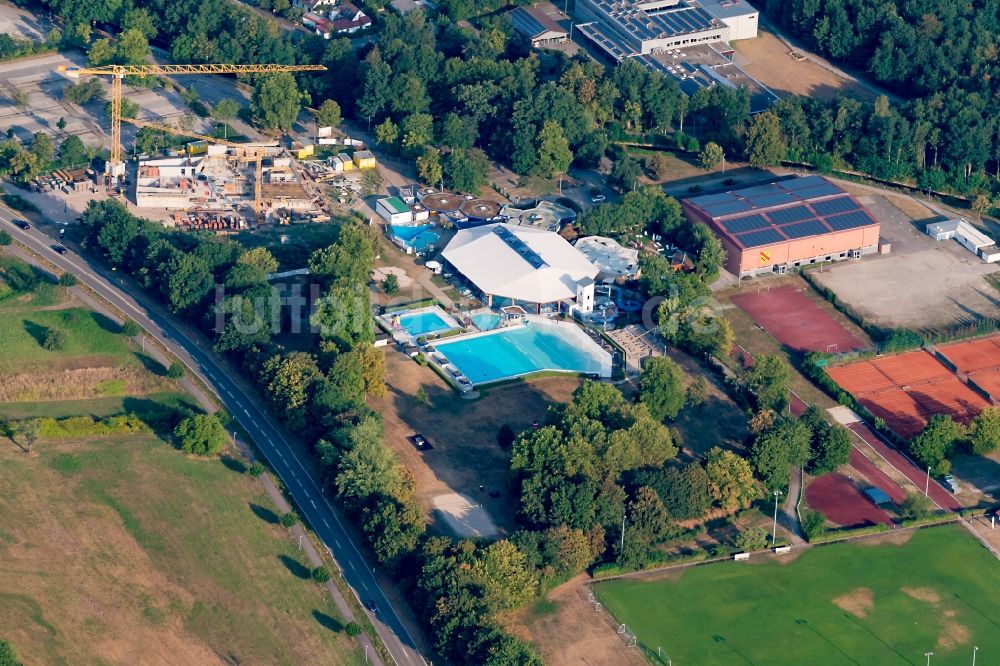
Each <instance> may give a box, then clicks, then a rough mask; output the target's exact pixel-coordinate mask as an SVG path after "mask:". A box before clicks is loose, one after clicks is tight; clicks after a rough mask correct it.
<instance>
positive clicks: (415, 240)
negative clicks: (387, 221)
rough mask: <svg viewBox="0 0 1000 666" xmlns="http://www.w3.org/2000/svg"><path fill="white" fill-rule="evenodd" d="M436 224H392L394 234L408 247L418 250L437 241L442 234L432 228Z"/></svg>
mask: <svg viewBox="0 0 1000 666" xmlns="http://www.w3.org/2000/svg"><path fill="white" fill-rule="evenodd" d="M432 226H434V225H432V224H417V225H402V224H394V225H392V226H391V228H392V235H393V236H395V237H396V238H398V239H399V240H400V242H402V243H403V245H405V246H407V247H411V248H413V249H414V250H416V251H418V252H419V251H421V250H423V249H424V248H425V247H427V246H428V245H432V244H433V243H435V242H436V241H437V240H438V238H440V236H439V235H438V234H436V233H434V232H433V231H430V228H431V227H432Z"/></svg>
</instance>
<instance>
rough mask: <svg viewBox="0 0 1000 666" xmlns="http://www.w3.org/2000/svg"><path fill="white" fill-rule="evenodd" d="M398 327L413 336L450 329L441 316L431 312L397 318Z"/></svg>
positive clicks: (414, 313)
mask: <svg viewBox="0 0 1000 666" xmlns="http://www.w3.org/2000/svg"><path fill="white" fill-rule="evenodd" d="M399 326H400V328H403V329H406V332H407V333H409V334H410V335H413V336H418V335H425V334H427V333H436V332H437V331H445V330H448V329H449V328H451V327H452V326H451V324H449V323H448V322H447V321H445V320H444V318H443V317H441V315H439V314H438V313H437V312H434V311H433V310H425V311H423V312H412V313H410V314H404V315H401V316H400V317H399Z"/></svg>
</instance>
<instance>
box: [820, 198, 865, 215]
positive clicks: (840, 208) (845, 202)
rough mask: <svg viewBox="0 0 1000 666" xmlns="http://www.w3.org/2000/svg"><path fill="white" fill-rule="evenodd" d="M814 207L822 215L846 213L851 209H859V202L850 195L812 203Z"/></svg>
mask: <svg viewBox="0 0 1000 666" xmlns="http://www.w3.org/2000/svg"><path fill="white" fill-rule="evenodd" d="M812 209H813V210H814V211H816V212H817V213H819V214H820V215H833V214H834V213H846V212H847V211H849V210H857V209H858V204H857V203H855V202H854V201H853V200H852V199H851V198H850V197H841V198H839V199H830V200H829V201H817V202H816V203H814V204H812Z"/></svg>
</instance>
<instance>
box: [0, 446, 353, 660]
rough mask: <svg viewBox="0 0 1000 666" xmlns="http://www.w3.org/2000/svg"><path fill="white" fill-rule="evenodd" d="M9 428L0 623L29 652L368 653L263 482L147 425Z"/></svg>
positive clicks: (3, 463)
mask: <svg viewBox="0 0 1000 666" xmlns="http://www.w3.org/2000/svg"><path fill="white" fill-rule="evenodd" d="M35 451H36V453H37V454H38V455H37V456H35V457H29V456H27V455H25V454H24V453H23V452H22V451H21V450H20V449H19V448H17V447H16V446H14V445H13V444H11V443H10V441H9V440H6V439H0V571H3V572H5V573H4V575H2V576H0V627H2V631H0V633H2V634H3V636H4V638H6V639H7V640H10V641H12V642H13V643H14V645H15V646H17V649H18V652H19V653H20V654H21V655H22V657H23V658H24V659H25V661H26V663H32V664H42V663H66V664H79V663H106V664H142V663H147V664H166V663H184V664H206V663H220V661H223V660H227V661H229V663H243V664H306V663H313V664H320V663H321V664H355V663H361V662H363V659H364V658H363V656H359V655H358V654H357V650H356V648H355V647H354V645H353V641H352V640H351V639H349V638H347V637H346V635H345V634H344V633H343V631H342V625H341V621H340V619H339V617H338V615H337V612H336V610H335V609H334V608H333V607H332V602H331V601H330V599H329V596H328V595H327V594H326V591H325V590H323V589H322V588H321V587H320V586H318V585H316V584H315V583H313V582H311V581H309V580H306V578H305V577H306V576H307V573H308V570H307V569H306V566H305V564H304V561H305V560H304V558H303V557H302V556H301V554H300V553H299V552H298V550H297V547H296V545H295V544H294V542H293V541H292V540H291V539H289V537H288V535H287V531H286V530H285V529H284V528H282V527H280V525H278V524H277V520H278V516H277V515H275V513H274V510H273V508H272V506H271V505H270V504H269V502H268V500H267V498H266V497H265V496H264V495H263V492H262V491H261V490H260V487H259V485H258V484H257V483H256V482H255V481H254V480H252V479H250V477H249V476H247V475H246V474H243V473H241V471H240V467H241V465H240V463H239V462H237V461H235V460H230V461H229V462H228V465H227V464H223V463H222V462H219V461H218V460H212V461H206V460H196V459H191V458H188V457H186V456H184V455H183V454H181V453H179V452H178V451H176V450H175V449H173V447H171V446H169V445H168V444H166V443H164V442H163V441H160V440H158V439H156V438H155V437H151V436H137V437H130V438H111V439H97V440H90V441H87V442H45V441H44V440H40V441H39V443H37V444H36V445H35Z"/></svg>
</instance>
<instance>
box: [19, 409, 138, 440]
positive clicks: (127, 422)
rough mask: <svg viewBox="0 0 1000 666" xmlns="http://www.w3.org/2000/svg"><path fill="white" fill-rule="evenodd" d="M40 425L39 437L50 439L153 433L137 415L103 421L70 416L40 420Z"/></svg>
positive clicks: (110, 417) (88, 417) (124, 415)
mask: <svg viewBox="0 0 1000 666" xmlns="http://www.w3.org/2000/svg"><path fill="white" fill-rule="evenodd" d="M38 425H39V428H38V436H39V437H47V438H50V439H59V438H66V437H93V436H95V435H116V434H117V435H130V434H136V433H151V432H153V430H152V429H151V428H150V427H149V426H148V425H146V423H145V422H144V421H143V420H142V419H140V418H139V417H138V416H136V415H135V414H121V415H119V416H109V417H107V418H103V419H95V418H93V417H91V416H70V417H68V418H64V419H54V418H50V417H46V418H41V419H38Z"/></svg>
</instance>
